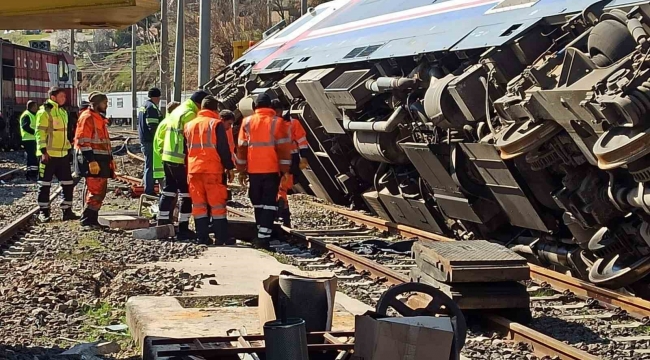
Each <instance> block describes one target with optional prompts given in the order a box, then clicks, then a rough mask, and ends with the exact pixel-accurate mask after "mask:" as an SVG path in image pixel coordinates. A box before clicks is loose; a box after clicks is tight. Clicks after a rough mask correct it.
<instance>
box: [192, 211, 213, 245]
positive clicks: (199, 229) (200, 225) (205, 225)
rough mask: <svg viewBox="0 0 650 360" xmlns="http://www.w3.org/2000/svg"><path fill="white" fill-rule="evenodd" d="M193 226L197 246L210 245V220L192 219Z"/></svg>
mask: <svg viewBox="0 0 650 360" xmlns="http://www.w3.org/2000/svg"><path fill="white" fill-rule="evenodd" d="M194 226H195V227H196V235H197V236H198V238H199V244H203V245H212V239H210V218H207V217H205V218H201V219H194Z"/></svg>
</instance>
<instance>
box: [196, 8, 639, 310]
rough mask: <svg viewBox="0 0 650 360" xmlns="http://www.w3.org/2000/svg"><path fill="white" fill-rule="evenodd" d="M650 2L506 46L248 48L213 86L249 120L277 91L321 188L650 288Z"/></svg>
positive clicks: (580, 271) (564, 21) (398, 217)
mask: <svg viewBox="0 0 650 360" xmlns="http://www.w3.org/2000/svg"><path fill="white" fill-rule="evenodd" d="M647 10H648V7H647V6H646V5H640V6H625V7H619V8H608V7H605V5H604V3H602V2H597V3H594V4H593V5H590V6H588V7H587V8H585V9H584V10H583V11H582V12H581V13H578V14H572V15H565V16H553V17H546V18H544V19H543V20H542V21H539V22H536V23H535V24H534V25H532V26H529V27H528V28H527V29H526V30H525V31H523V32H521V33H520V34H519V35H517V36H514V37H513V38H512V39H511V40H510V41H508V42H506V43H504V44H503V45H500V46H491V47H480V46H477V47H475V48H468V49H463V50H458V51H453V50H445V51H434V52H425V53H417V54H414V55H411V56H399V57H385V58H381V59H365V58H362V60H359V61H348V62H336V63H331V64H329V65H325V66H318V67H316V68H306V69H303V70H286V68H285V69H282V68H281V67H280V68H277V69H276V70H275V71H256V70H255V69H254V67H255V65H256V62H255V61H250V60H247V59H246V58H245V57H244V58H243V59H241V60H238V61H237V62H235V63H233V64H232V65H231V66H229V67H228V68H226V69H225V70H224V71H222V72H221V73H220V74H218V75H217V76H216V77H215V78H214V79H213V80H212V81H211V82H210V83H208V84H206V86H205V88H206V89H209V90H210V91H212V93H213V94H215V95H216V96H218V98H219V99H220V101H221V102H222V103H223V105H224V107H225V108H229V109H232V110H237V114H239V115H240V118H243V117H244V116H247V115H250V114H251V113H252V111H253V109H252V103H253V101H254V99H255V97H256V96H258V95H259V94H261V93H267V94H270V95H271V96H272V97H274V98H278V99H280V100H281V101H282V103H283V104H284V106H285V108H286V110H287V111H289V112H290V113H291V116H293V117H296V118H298V119H299V120H300V121H301V122H302V124H303V125H304V126H305V129H307V130H308V140H309V143H310V147H311V149H312V155H311V158H310V159H309V163H310V169H308V170H305V172H304V174H305V177H304V178H305V179H306V180H308V183H305V184H306V185H308V187H309V191H311V192H313V193H314V194H315V195H316V196H318V197H321V198H324V199H327V200H329V201H331V202H334V203H337V204H341V205H351V206H353V207H354V208H356V209H365V210H368V211H371V212H373V213H374V214H376V215H377V216H380V217H382V218H384V219H387V220H390V221H393V222H396V223H400V224H405V225H410V226H414V227H417V228H420V229H423V230H427V231H431V232H435V233H439V234H443V235H446V236H450V237H454V238H456V239H459V240H473V239H488V240H491V241H498V242H500V243H502V244H505V245H507V246H508V247H510V248H511V249H513V250H515V251H516V252H518V253H520V254H522V255H524V256H526V257H527V258H528V259H529V260H530V261H531V262H535V263H538V264H542V265H545V266H547V267H553V268H556V269H558V270H560V271H565V272H571V274H572V275H573V276H576V277H579V278H581V279H584V280H587V281H590V282H592V283H594V284H598V285H600V286H603V287H608V288H613V289H619V288H626V289H628V290H629V291H631V292H634V293H636V294H637V295H639V296H643V297H650V291H648V285H647V284H648V283H649V282H650V281H649V280H648V279H649V277H648V275H649V274H650V188H646V185H650V146H649V145H650V116H649V115H650V66H649V65H650V41H649V37H650V35H649V34H650V31H649V30H650V27H649V26H650V17H649V16H648V13H647V12H646V11H647ZM306 16H309V15H306ZM507 31H514V30H513V29H510V30H509V29H506V32H507ZM369 47H370V46H368V47H366V48H364V49H360V50H358V51H359V52H367V53H369V52H372V51H375V50H376V49H374V50H373V49H369ZM349 55H350V54H349ZM351 55H354V54H351Z"/></svg>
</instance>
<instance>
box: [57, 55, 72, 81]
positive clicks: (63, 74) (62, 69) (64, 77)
mask: <svg viewBox="0 0 650 360" xmlns="http://www.w3.org/2000/svg"><path fill="white" fill-rule="evenodd" d="M69 72H70V69H69V68H68V64H67V63H66V62H65V61H63V60H59V81H68V80H70V74H69Z"/></svg>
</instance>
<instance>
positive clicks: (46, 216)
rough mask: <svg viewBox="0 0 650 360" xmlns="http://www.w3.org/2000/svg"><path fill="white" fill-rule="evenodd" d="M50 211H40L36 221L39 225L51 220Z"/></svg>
mask: <svg viewBox="0 0 650 360" xmlns="http://www.w3.org/2000/svg"><path fill="white" fill-rule="evenodd" d="M51 219H52V218H51V216H50V210H41V213H40V214H38V221H39V222H41V223H43V224H44V223H49V222H50V220H51Z"/></svg>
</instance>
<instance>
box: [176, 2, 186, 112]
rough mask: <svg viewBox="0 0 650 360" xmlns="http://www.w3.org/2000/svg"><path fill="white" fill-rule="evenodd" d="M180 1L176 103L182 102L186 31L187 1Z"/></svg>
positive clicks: (177, 35) (178, 11)
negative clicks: (184, 7)
mask: <svg viewBox="0 0 650 360" xmlns="http://www.w3.org/2000/svg"><path fill="white" fill-rule="evenodd" d="M177 1H178V10H177V11H176V16H177V18H176V54H175V59H174V101H178V102H180V101H181V93H182V92H183V40H184V36H183V32H184V30H185V15H184V10H183V5H185V0H177Z"/></svg>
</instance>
